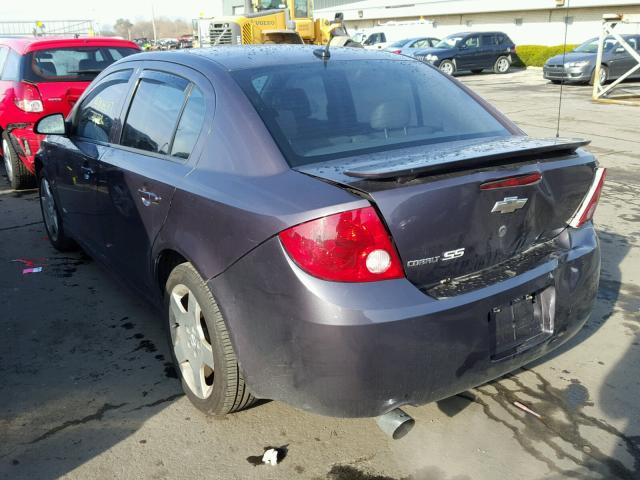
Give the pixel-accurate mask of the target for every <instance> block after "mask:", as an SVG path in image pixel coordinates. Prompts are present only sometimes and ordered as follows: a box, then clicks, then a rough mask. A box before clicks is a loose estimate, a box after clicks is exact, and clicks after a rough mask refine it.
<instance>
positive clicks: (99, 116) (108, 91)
mask: <svg viewBox="0 0 640 480" xmlns="http://www.w3.org/2000/svg"><path fill="white" fill-rule="evenodd" d="M132 72H133V70H121V71H119V72H115V73H112V74H111V75H108V76H106V77H105V78H104V79H103V80H102V81H101V82H100V83H99V84H98V85H97V86H96V87H94V88H93V89H92V90H91V91H90V92H89V94H88V96H87V97H86V98H85V99H84V100H83V101H82V105H80V108H79V109H78V115H77V117H76V118H77V122H76V135H77V136H79V137H83V138H86V139H89V140H96V141H99V142H108V141H109V135H110V132H111V127H112V125H113V120H114V118H116V117H117V116H118V114H119V113H120V107H121V105H122V101H123V100H124V97H125V95H126V94H127V89H128V83H129V78H131V73H132Z"/></svg>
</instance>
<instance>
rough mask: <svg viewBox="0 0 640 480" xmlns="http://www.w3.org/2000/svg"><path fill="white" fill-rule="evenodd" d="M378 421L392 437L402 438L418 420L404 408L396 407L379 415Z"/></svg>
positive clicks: (395, 438) (382, 428) (383, 429)
mask: <svg viewBox="0 0 640 480" xmlns="http://www.w3.org/2000/svg"><path fill="white" fill-rule="evenodd" d="M376 423H377V424H378V426H379V427H380V430H382V431H383V432H384V433H386V434H387V435H389V436H390V437H391V438H393V439H394V440H400V439H401V438H402V437H404V436H405V435H406V434H407V433H409V432H410V431H411V429H412V428H413V426H414V425H415V424H416V421H415V420H414V419H413V418H412V417H411V416H410V415H408V414H407V413H406V412H405V411H404V410H401V409H399V408H396V409H393V410H391V411H390V412H387V413H385V414H384V415H380V416H379V417H377V418H376Z"/></svg>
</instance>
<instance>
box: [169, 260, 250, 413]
mask: <svg viewBox="0 0 640 480" xmlns="http://www.w3.org/2000/svg"><path fill="white" fill-rule="evenodd" d="M165 308H166V310H167V320H168V321H167V325H168V330H169V331H168V336H169V342H170V347H171V353H172V356H173V361H174V363H175V365H176V368H177V370H178V372H179V374H180V378H181V380H182V388H183V390H184V392H185V394H186V395H187V397H189V400H191V402H192V403H193V404H194V405H195V406H196V407H197V408H198V409H200V410H202V411H203V412H205V413H207V414H209V415H225V414H227V413H233V412H236V411H238V410H241V409H243V408H246V407H247V406H249V405H251V404H252V403H253V401H254V397H253V396H252V395H251V394H250V393H249V391H248V390H247V388H246V385H245V383H244V378H243V376H242V373H241V371H240V368H239V366H238V361H237V359H236V355H235V352H234V350H233V346H232V345H231V340H230V338H229V333H228V331H227V328H226V325H225V321H224V319H223V317H222V312H221V311H220V308H219V307H218V303H217V302H216V300H215V298H214V297H213V295H212V293H211V291H210V290H209V288H208V287H207V285H206V283H205V282H204V281H203V280H202V278H201V277H200V275H199V274H198V272H197V271H196V269H195V268H194V267H193V266H192V265H191V264H190V263H183V264H180V265H178V266H177V267H175V268H174V270H173V271H172V272H171V274H170V275H169V278H168V280H167V283H166V288H165Z"/></svg>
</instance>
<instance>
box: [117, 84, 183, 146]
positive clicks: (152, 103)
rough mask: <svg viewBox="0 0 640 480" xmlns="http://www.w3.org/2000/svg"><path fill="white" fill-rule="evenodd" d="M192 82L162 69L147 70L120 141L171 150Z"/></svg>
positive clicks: (126, 143)
mask: <svg viewBox="0 0 640 480" xmlns="http://www.w3.org/2000/svg"><path fill="white" fill-rule="evenodd" d="M188 86H189V82H188V81H187V80H185V79H184V78H181V77H178V76H175V75H170V74H168V73H163V72H145V75H144V77H143V78H141V79H140V82H139V83H138V87H137V89H136V92H135V94H134V97H133V100H132V101H131V106H130V107H129V113H128V115H127V120H126V122H125V125H124V131H123V134H122V140H121V142H120V143H121V144H122V145H124V146H127V147H132V148H137V149H140V150H144V151H147V152H152V153H160V154H165V155H167V154H169V152H170V151H171V142H172V140H173V132H174V131H175V129H176V124H177V123H178V118H179V116H180V112H181V111H182V106H183V104H184V102H185V98H186V95H187V87H188Z"/></svg>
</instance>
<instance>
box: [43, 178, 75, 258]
mask: <svg viewBox="0 0 640 480" xmlns="http://www.w3.org/2000/svg"><path fill="white" fill-rule="evenodd" d="M39 190H40V210H41V211H42V220H43V221H44V226H45V229H46V231H47V236H48V237H49V241H50V242H51V245H53V247H54V248H55V249H56V250H59V251H61V252H68V251H70V250H74V249H75V248H76V247H77V245H76V243H75V242H74V241H73V240H72V239H71V238H70V237H68V236H67V235H66V233H65V231H64V225H63V224H62V217H60V213H59V210H58V206H57V205H56V200H55V197H54V195H53V191H52V190H51V184H50V183H49V180H47V178H46V177H45V176H44V175H43V176H42V177H41V178H40V188H39Z"/></svg>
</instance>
